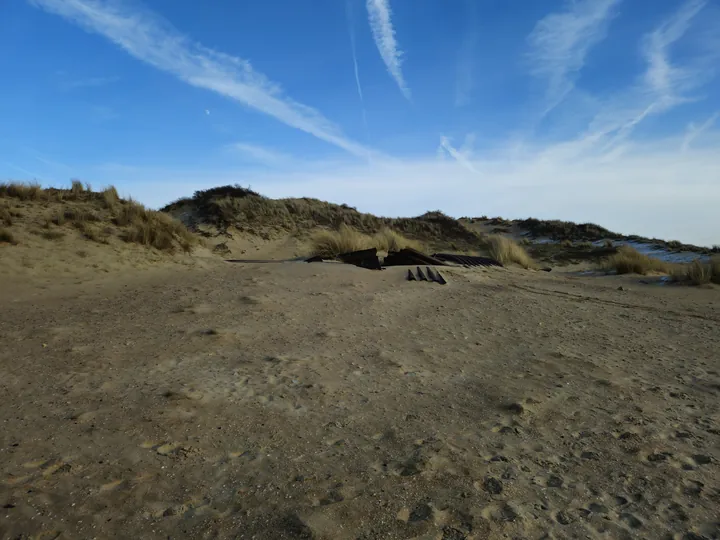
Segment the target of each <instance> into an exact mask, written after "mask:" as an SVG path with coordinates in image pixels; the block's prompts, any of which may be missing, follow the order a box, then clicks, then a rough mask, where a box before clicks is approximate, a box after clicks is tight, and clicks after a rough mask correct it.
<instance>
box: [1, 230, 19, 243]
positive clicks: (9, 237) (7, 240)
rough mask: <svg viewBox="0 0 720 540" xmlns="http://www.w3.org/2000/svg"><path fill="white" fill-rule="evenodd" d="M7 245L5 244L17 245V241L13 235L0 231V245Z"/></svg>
mask: <svg viewBox="0 0 720 540" xmlns="http://www.w3.org/2000/svg"><path fill="white" fill-rule="evenodd" d="M3 242H4V243H7V244H13V245H15V244H17V240H15V236H14V235H13V233H11V232H10V231H8V230H7V229H0V243H3Z"/></svg>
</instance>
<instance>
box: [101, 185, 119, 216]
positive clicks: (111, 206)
mask: <svg viewBox="0 0 720 540" xmlns="http://www.w3.org/2000/svg"><path fill="white" fill-rule="evenodd" d="M102 198H103V204H104V205H105V208H107V209H108V210H115V209H116V208H117V207H118V205H119V204H120V195H119V194H118V191H117V189H116V188H115V186H110V187H108V188H105V189H104V190H103V192H102Z"/></svg>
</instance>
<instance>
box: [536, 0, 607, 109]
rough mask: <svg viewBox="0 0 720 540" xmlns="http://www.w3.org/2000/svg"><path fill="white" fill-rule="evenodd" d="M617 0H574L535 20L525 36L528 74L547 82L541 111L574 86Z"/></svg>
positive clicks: (603, 30)
mask: <svg viewBox="0 0 720 540" xmlns="http://www.w3.org/2000/svg"><path fill="white" fill-rule="evenodd" d="M619 3H620V0H576V1H573V2H571V3H568V6H567V10H566V11H563V12H561V13H551V14H550V15H547V16H546V17H545V18H543V19H541V20H540V21H538V23H537V24H536V25H535V28H534V29H533V31H532V33H531V34H530V36H529V37H528V41H529V43H530V46H531V51H530V54H529V57H530V61H531V62H532V67H531V71H532V73H533V74H534V75H535V76H537V77H540V78H543V79H546V80H547V83H548V88H547V95H546V108H545V111H544V112H545V114H547V113H548V112H550V111H551V110H552V109H554V108H555V107H557V106H558V105H559V104H560V103H561V102H562V101H563V100H564V99H565V97H566V96H567V95H568V94H569V93H570V92H571V91H572V90H573V88H574V87H575V79H576V77H577V73H579V72H580V70H581V69H582V68H583V66H584V65H585V57H586V56H587V54H588V52H589V51H590V49H591V48H592V47H593V46H595V45H597V44H598V43H599V42H600V41H602V40H603V39H604V38H605V36H606V33H607V26H608V23H609V21H610V19H611V17H612V15H613V9H614V8H615V7H616V6H617V5H618V4H619Z"/></svg>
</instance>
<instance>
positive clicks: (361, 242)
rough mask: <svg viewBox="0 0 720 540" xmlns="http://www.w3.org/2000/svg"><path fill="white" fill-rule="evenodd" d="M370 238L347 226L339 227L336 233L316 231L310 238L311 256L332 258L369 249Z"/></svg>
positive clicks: (370, 245)
mask: <svg viewBox="0 0 720 540" xmlns="http://www.w3.org/2000/svg"><path fill="white" fill-rule="evenodd" d="M372 243H373V242H372V238H371V237H370V236H368V235H367V234H363V233H361V232H359V231H356V230H355V229H353V228H352V227H348V226H347V225H341V226H340V228H338V230H336V231H330V230H320V231H316V232H315V233H314V234H313V235H312V237H311V238H310V245H311V250H312V255H314V256H320V257H326V258H333V257H337V256H338V255H340V254H341V253H349V252H351V251H359V250H361V249H369V248H371V247H373V246H372Z"/></svg>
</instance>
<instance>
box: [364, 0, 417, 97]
mask: <svg viewBox="0 0 720 540" xmlns="http://www.w3.org/2000/svg"><path fill="white" fill-rule="evenodd" d="M366 5H367V12H368V20H369V22H370V29H371V30H372V34H373V38H374V39H375V45H376V46H377V48H378V51H380V56H382V59H383V62H385V66H387V69H388V72H389V73H390V75H391V76H392V78H393V79H395V82H396V83H397V85H398V88H400V91H401V92H402V93H403V95H404V96H405V97H406V98H407V99H410V89H409V88H408V87H407V84H405V79H404V78H403V74H402V52H401V51H400V49H399V48H398V44H397V41H396V39H395V29H394V28H393V25H392V20H391V18H392V12H391V10H390V1H389V0H367V4H366Z"/></svg>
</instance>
